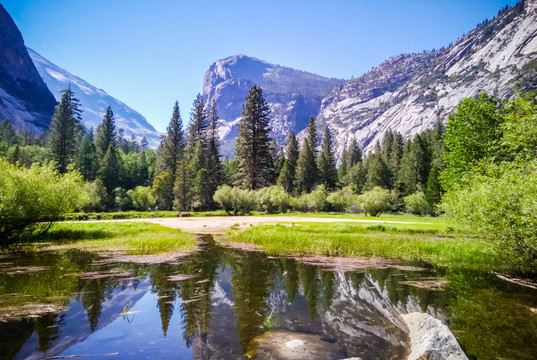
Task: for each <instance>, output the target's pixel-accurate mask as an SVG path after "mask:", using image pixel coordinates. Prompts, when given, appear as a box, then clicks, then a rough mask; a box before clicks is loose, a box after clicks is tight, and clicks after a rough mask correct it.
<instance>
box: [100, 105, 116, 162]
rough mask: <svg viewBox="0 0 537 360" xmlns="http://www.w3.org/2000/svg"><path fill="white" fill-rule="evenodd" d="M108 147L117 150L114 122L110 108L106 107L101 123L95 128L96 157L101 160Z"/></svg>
mask: <svg viewBox="0 0 537 360" xmlns="http://www.w3.org/2000/svg"><path fill="white" fill-rule="evenodd" d="M110 146H112V147H113V148H116V149H117V134H116V122H115V120H114V113H113V111H112V108H111V107H110V106H108V107H107V108H106V114H105V115H104V118H103V122H102V123H101V124H99V126H97V131H96V133H95V149H96V151H97V157H98V158H99V159H103V158H104V156H105V154H106V152H107V151H108V149H109V148H110Z"/></svg>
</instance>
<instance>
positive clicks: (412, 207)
mask: <svg viewBox="0 0 537 360" xmlns="http://www.w3.org/2000/svg"><path fill="white" fill-rule="evenodd" d="M403 202H404V203H405V209H406V211H407V212H409V213H411V214H416V215H422V216H423V215H426V214H429V213H431V205H429V203H428V202H427V199H426V198H425V194H424V193H423V191H416V192H415V193H414V194H412V195H408V196H405V197H404V198H403Z"/></svg>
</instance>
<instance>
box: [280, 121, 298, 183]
mask: <svg viewBox="0 0 537 360" xmlns="http://www.w3.org/2000/svg"><path fill="white" fill-rule="evenodd" d="M298 157H299V151H298V142H297V141H296V137H295V134H294V133H293V132H291V133H290V134H289V139H288V140H287V144H286V147H285V158H284V159H285V160H284V164H283V166H282V169H281V170H280V174H279V177H278V181H277V183H278V185H281V186H282V187H283V188H284V189H285V191H286V192H288V193H290V194H293V193H294V192H295V188H296V185H295V182H296V180H295V177H296V168H297V162H298Z"/></svg>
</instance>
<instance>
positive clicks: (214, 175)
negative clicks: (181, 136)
mask: <svg viewBox="0 0 537 360" xmlns="http://www.w3.org/2000/svg"><path fill="white" fill-rule="evenodd" d="M208 130H209V131H208V136H207V140H208V142H207V172H208V175H209V192H210V194H211V195H212V194H214V192H215V191H216V188H217V187H218V186H220V185H222V184H223V183H224V168H223V167H222V162H221V161H220V144H219V139H218V110H217V109H216V102H215V100H214V99H213V101H212V102H211V106H210V108H209V129H208ZM210 202H211V203H212V199H210Z"/></svg>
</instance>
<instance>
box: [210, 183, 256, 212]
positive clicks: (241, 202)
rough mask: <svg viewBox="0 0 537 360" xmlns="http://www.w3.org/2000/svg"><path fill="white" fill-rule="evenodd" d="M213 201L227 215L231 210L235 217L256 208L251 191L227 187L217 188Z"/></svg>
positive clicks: (253, 194)
mask: <svg viewBox="0 0 537 360" xmlns="http://www.w3.org/2000/svg"><path fill="white" fill-rule="evenodd" d="M213 200H214V201H216V202H217V203H218V204H219V205H220V207H222V209H224V210H225V211H226V212H227V213H228V214H229V213H230V211H231V210H233V213H234V214H235V215H238V214H247V213H249V212H251V211H252V210H254V209H255V207H256V201H255V193H254V192H253V191H250V190H245V189H241V188H239V187H230V186H228V185H222V186H219V187H218V189H217V190H216V191H215V193H214V195H213Z"/></svg>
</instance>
